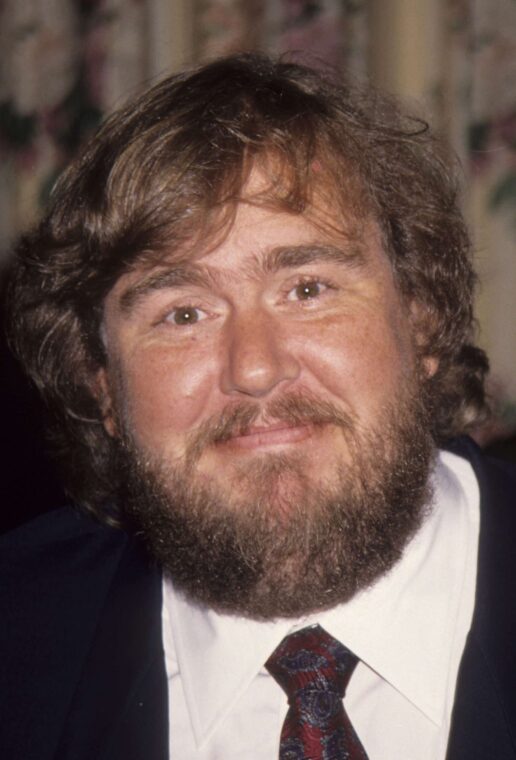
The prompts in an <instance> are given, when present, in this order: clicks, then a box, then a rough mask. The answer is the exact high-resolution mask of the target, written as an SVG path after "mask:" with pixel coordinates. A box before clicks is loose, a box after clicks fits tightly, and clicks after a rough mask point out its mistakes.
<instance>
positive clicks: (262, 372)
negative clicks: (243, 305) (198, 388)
mask: <svg viewBox="0 0 516 760" xmlns="http://www.w3.org/2000/svg"><path fill="white" fill-rule="evenodd" d="M299 369H300V368H299V363H298V361H297V359H296V358H295V356H294V355H293V353H292V351H291V350H290V349H289V341H288V337H287V335H285V331H284V329H282V328H281V326H280V325H278V323H277V320H276V319H274V317H272V316H270V315H267V314H263V313H262V312H259V311H258V310H252V311H249V312H248V313H246V314H245V315H242V314H241V315H238V316H235V317H234V318H233V319H232V320H231V323H230V325H229V326H228V328H227V348H226V361H225V366H224V368H223V372H222V383H221V385H222V391H223V392H224V393H226V394H244V395H246V396H252V397H255V398H260V397H263V396H266V395H267V394H269V393H270V392H271V391H273V390H274V388H276V386H277V385H279V384H280V383H283V382H288V381H292V380H295V379H296V378H297V377H298V375H299Z"/></svg>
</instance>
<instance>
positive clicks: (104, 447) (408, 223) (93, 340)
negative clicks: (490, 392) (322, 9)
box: [8, 54, 487, 519]
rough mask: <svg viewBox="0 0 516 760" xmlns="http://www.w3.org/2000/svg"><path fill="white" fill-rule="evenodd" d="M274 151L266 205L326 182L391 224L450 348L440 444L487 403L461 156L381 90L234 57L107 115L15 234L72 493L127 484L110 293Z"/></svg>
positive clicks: (39, 377) (28, 317) (98, 501)
mask: <svg viewBox="0 0 516 760" xmlns="http://www.w3.org/2000/svg"><path fill="white" fill-rule="evenodd" d="M271 158H272V159H273V160H272V161H271V160H270V159H271ZM260 162H262V163H265V164H267V165H268V166H269V167H271V166H272V167H274V168H273V169H271V172H272V174H273V175H274V176H271V179H270V186H268V188H266V190H264V191H263V193H261V194H260V198H259V199H258V202H261V203H263V204H268V205H270V206H273V207H276V208H281V209H282V210H286V211H288V212H290V213H295V214H300V213H302V212H303V210H304V209H306V208H307V207H308V205H309V204H310V199H311V197H313V189H314V184H315V183H318V184H319V185H320V184H321V182H322V183H323V185H324V187H325V188H326V190H327V196H326V197H327V198H331V199H332V203H333V206H334V208H335V207H336V208H338V209H339V210H342V214H343V219H345V218H346V215H347V216H349V214H355V216H362V217H363V218H372V219H374V220H375V221H376V222H377V224H378V225H379V228H380V230H381V232H382V235H383V242H384V246H385V250H386V252H387V254H388V256H389V257H390V260H391V262H392V267H393V272H394V275H395V278H396V281H397V283H398V287H399V288H400V291H401V293H402V294H403V295H404V296H405V297H406V298H407V299H408V300H409V301H415V302H417V304H418V306H419V312H420V319H421V326H422V327H421V329H422V333H423V334H424V341H423V345H421V346H419V350H420V351H421V353H422V354H423V355H427V356H428V355H430V356H433V357H436V358H437V359H438V370H437V373H436V374H435V376H434V377H433V378H432V379H431V380H430V381H428V384H427V393H426V396H427V403H428V404H429V405H430V407H431V419H432V425H433V435H434V438H435V440H436V442H441V441H442V440H443V439H446V438H448V437H449V436H452V435H455V434H458V433H460V432H463V431H465V430H466V429H468V427H471V426H472V425H474V424H475V423H476V422H477V421H478V420H479V419H480V418H481V417H482V415H483V414H484V411H485V395H484V376H485V373H486V370H487V360H486V357H485V355H484V353H483V352H482V351H481V350H480V349H479V348H477V347H475V345H474V343H473V338H472V334H473V312H472V299H473V288H474V282H475V277H474V274H473V270H472V266H471V261H470V242H469V238H468V235H467V232H466V229H465V225H464V222H463V219H462V216H461V213H460V210H459V206H458V201H457V185H456V179H455V175H456V172H455V168H454V166H453V160H452V158H451V157H450V155H449V153H448V152H447V151H446V149H445V148H444V147H443V146H442V145H441V143H440V142H439V141H438V140H437V139H436V138H435V137H433V136H432V135H431V134H430V131H429V130H428V128H427V125H426V124H425V123H424V122H423V121H421V120H420V119H417V118H414V117H411V116H405V115H403V113H401V111H400V110H399V108H398V107H397V105H396V104H395V103H394V102H392V101H391V100H390V99H388V98H386V97H383V96H380V95H379V94H378V93H376V92H375V91H372V90H370V89H361V88H357V87H354V86H349V85H346V84H338V83H336V82H335V81H334V80H333V79H331V78H330V77H328V76H326V75H323V74H321V73H317V72H315V71H314V70H312V69H310V68H307V67H304V66H300V65H298V64H295V63H292V62H289V61H287V60H279V61H272V60H271V59H269V58H267V57H265V56H262V55H258V54H256V55H255V54H246V55H239V56H233V57H229V58H224V59H220V60H217V61H215V62H212V63H210V64H208V65H206V66H203V67H200V68H198V69H195V70H192V71H190V72H187V73H182V74H179V75H176V76H171V77H169V78H167V79H165V80H164V81H162V82H161V83H159V84H157V85H156V86H155V87H153V88H152V89H150V90H149V91H148V92H146V93H144V94H143V95H142V96H141V97H139V98H138V99H136V100H135V101H134V102H132V103H130V104H129V105H127V106H125V107H124V108H123V109H121V110H120V111H119V112H117V113H115V114H114V115H113V116H112V117H111V118H110V119H109V120H107V122H106V123H105V124H104V126H103V127H102V128H101V129H100V131H99V133H98V134H97V135H96V136H95V137H94V139H93V140H92V141H91V143H90V144H89V145H88V146H86V148H85V150H84V151H83V153H82V155H81V156H79V157H78V159H77V160H76V161H75V162H74V163H73V164H72V165H71V166H70V167H69V169H68V170H67V171H66V172H65V173H64V174H63V176H62V177H61V178H60V180H59V182H58V184H57V186H56V187H55V189H54V192H53V197H52V201H51V206H50V209H49V211H48V213H47V215H46V217H45V218H44V219H43V221H42V222H41V223H40V225H39V226H38V228H37V229H35V230H34V231H33V232H31V233H29V234H27V235H26V236H25V237H23V238H22V239H21V241H20V243H19V245H18V246H17V261H16V264H15V267H14V272H13V275H12V278H11V283H10V288H9V294H8V333H9V337H10V342H11V345H12V347H13V350H14V352H15V353H16V354H17V356H18V357H19V358H20V360H21V362H22V364H23V365H24V367H25V369H26V371H27V372H28V374H29V375H30V377H31V378H32V379H33V381H34V382H35V383H36V385H37V386H38V388H39V389H40V391H41V393H42V395H43V397H44V399H45V401H46V403H47V406H48V408H49V410H50V414H51V419H52V423H53V424H52V431H53V432H52V437H53V443H54V447H55V452H56V455H57V456H58V459H59V460H60V462H61V469H62V472H63V478H64V483H65V486H66V488H67V490H68V491H69V493H70V494H71V495H72V496H73V498H74V499H75V500H76V501H77V502H78V503H80V504H82V505H83V506H85V507H86V508H88V509H90V510H92V511H94V512H95V513H96V514H97V515H98V516H100V517H103V516H104V519H107V518H106V516H105V514H104V507H103V506H102V505H103V504H105V503H106V501H108V500H110V499H112V498H113V497H114V495H115V494H116V492H117V490H118V483H117V472H116V466H115V464H114V462H115V457H114V453H113V448H114V446H113V441H112V439H111V438H110V437H109V435H108V434H107V433H106V432H105V429H104V425H103V419H102V411H101V409H100V408H99V403H98V402H97V399H96V396H95V392H94V389H93V380H94V378H95V376H96V373H97V372H98V370H99V368H100V367H101V366H103V365H104V364H105V362H106V356H105V352H104V347H103V344H102V340H101V335H100V332H101V330H100V328H101V320H102V308H103V302H104V299H105V297H106V295H107V294H108V292H109V291H110V290H111V288H112V287H113V285H114V284H115V283H116V281H117V280H118V279H119V277H120V276H121V275H122V274H123V273H125V272H127V271H128V270H130V269H131V268H133V267H135V266H136V265H138V266H142V265H145V263H146V262H147V264H149V265H152V263H153V262H154V263H155V262H156V257H158V258H159V257H160V256H163V255H164V254H165V253H166V252H170V251H174V250H175V249H176V248H178V247H179V246H183V248H184V246H185V245H189V244H191V243H192V241H194V240H197V239H199V238H200V237H203V236H204V237H205V238H206V236H207V237H208V238H209V237H210V236H211V239H213V237H214V235H216V234H217V230H218V231H219V233H220V231H221V230H222V231H224V229H225V228H227V224H228V214H227V213H225V211H227V210H228V209H230V214H229V216H230V215H231V209H233V212H234V209H235V208H236V204H237V203H238V201H239V199H240V198H241V194H242V189H243V187H244V185H245V182H246V179H247V178H248V176H249V172H250V169H251V168H252V166H253V165H256V164H257V163H258V164H259V163H260ZM321 178H323V179H321ZM221 218H224V219H225V221H224V223H223V224H222V225H221V222H220V220H221ZM224 225H225V227H224Z"/></svg>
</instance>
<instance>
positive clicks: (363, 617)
mask: <svg viewBox="0 0 516 760" xmlns="http://www.w3.org/2000/svg"><path fill="white" fill-rule="evenodd" d="M432 478H433V487H434V497H433V503H432V509H431V511H430V512H429V515H428V517H427V519H426V520H425V522H424V524H423V526H422V527H421V529H420V530H419V532H418V533H417V535H416V536H415V537H414V538H413V539H412V540H411V542H410V543H409V544H408V546H407V547H406V549H405V552H404V554H403V556H402V558H401V560H400V561H399V562H398V563H397V564H396V566H395V567H394V568H393V569H392V570H391V571H390V573H388V574H387V575H385V576H384V577H382V578H381V579H380V580H379V581H378V582H377V583H376V584H374V586H373V587H372V588H370V589H368V590H366V591H363V592H361V593H360V594H358V595H357V596H356V597H354V598H353V599H352V600H351V601H350V602H348V603H347V604H343V605H340V606H338V607H335V608H334V609H332V610H330V611H327V612H324V613H320V614H317V615H313V616H310V617H307V618H305V619H302V620H296V621H292V620H290V619H289V620H284V619H281V620H276V621H272V622H265V623H263V622H256V621H252V620H248V619H242V618H238V617H234V616H229V615H220V614H217V613H215V612H214V611H213V610H208V609H205V608H201V607H199V606H197V605H195V604H192V602H190V601H188V600H187V599H185V598H184V597H183V596H182V595H181V594H180V593H178V592H177V591H176V590H175V589H174V587H173V585H172V584H171V583H170V581H165V582H164V596H163V599H164V604H163V637H164V648H165V658H166V670H167V675H168V684H169V721H170V733H169V736H170V758H171V760H176V758H177V759H179V758H180V759H181V760H236V759H237V758H238V760H242V758H252V760H276V759H277V757H278V748H279V737H280V732H281V726H282V724H283V720H284V718H285V714H286V711H287V703H286V697H285V694H284V693H283V691H282V690H281V688H280V687H279V686H278V684H277V683H276V681H275V680H274V679H273V678H272V676H270V675H269V674H268V673H267V671H266V670H265V669H264V667H263V663H264V662H265V661H266V660H267V658H268V657H269V655H270V654H271V653H272V652H273V650H274V649H275V648H276V646H277V645H278V644H279V642H280V641H281V640H282V638H283V637H284V636H286V635H287V634H288V633H290V632H291V631H293V630H295V629H298V628H301V627H304V626H305V625H310V624H312V623H316V622H318V623H319V624H320V625H321V626H322V627H323V628H325V629H326V630H327V631H328V632H329V633H330V634H331V635H332V636H334V637H335V638H337V639H339V641H341V642H342V643H343V644H345V645H346V646H347V647H348V648H349V649H351V650H352V651H353V652H354V653H355V654H356V655H357V657H358V658H359V660H360V661H359V663H358V665H357V668H356V670H355V672H354V674H353V676H352V678H351V681H350V683H349V686H348V689H347V693H346V697H345V708H346V711H347V713H348V715H349V717H350V719H351V722H352V723H353V726H354V728H355V730H356V732H357V734H358V736H359V737H360V740H361V742H362V744H363V745H364V748H365V750H366V752H367V754H368V756H369V758H370V760H442V759H443V758H444V757H445V753H446V744H447V740H448V734H449V726H450V717H451V710H452V706H453V700H454V693H455V684H456V679H457V672H458V667H459V663H460V658H461V655H462V651H463V649H464V644H465V640H466V636H467V633H468V630H469V627H470V624H471V619H472V614H473V606H474V594H475V581H476V561H477V548H478V529H479V489H478V484H477V481H476V478H475V476H474V474H473V470H472V468H471V466H470V465H469V463H468V462H466V460H464V459H461V458H460V457H457V456H455V455H453V454H450V453H448V452H441V453H440V455H439V458H438V461H437V465H436V468H435V471H434V473H433V476H432Z"/></svg>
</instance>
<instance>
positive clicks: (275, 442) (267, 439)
mask: <svg viewBox="0 0 516 760" xmlns="http://www.w3.org/2000/svg"><path fill="white" fill-rule="evenodd" d="M312 433H313V425H312V424H301V425H288V424H286V423H285V422H280V423H277V424H274V425H263V426H262V425H253V426H251V427H250V428H249V429H248V430H246V431H245V432H244V433H239V434H237V435H234V436H232V437H231V438H230V439H229V440H228V441H227V444H229V445H231V446H236V447H238V448H242V449H255V448H263V447H267V446H281V445H286V444H292V443H298V442H300V441H304V440H306V439H307V438H309V437H310V436H311V435H312Z"/></svg>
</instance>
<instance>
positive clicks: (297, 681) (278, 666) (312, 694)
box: [265, 625, 357, 712]
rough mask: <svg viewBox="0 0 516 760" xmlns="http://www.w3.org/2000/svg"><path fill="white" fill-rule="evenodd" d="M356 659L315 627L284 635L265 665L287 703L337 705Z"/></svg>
mask: <svg viewBox="0 0 516 760" xmlns="http://www.w3.org/2000/svg"><path fill="white" fill-rule="evenodd" d="M356 664H357V658H356V657H355V655H354V654H352V652H350V651H349V649H346V647H345V646H344V645H343V644H341V643H340V641H337V640H336V639H334V638H333V637H332V636H330V634H329V633H327V632H326V631H325V630H324V628H321V626H319V625H315V626H310V627H309V628H303V629H302V630H300V631H296V632H295V633H291V634H290V635H289V636H286V637H285V638H284V639H283V641H282V642H281V643H280V645H279V646H278V647H277V648H276V649H275V650H274V652H273V653H272V655H271V656H270V657H269V659H268V660H267V662H266V663H265V667H266V668H267V670H268V671H269V673H270V674H271V675H272V676H273V677H274V678H275V679H276V681H277V682H278V683H279V685H280V686H281V688H282V689H283V690H284V691H285V693H286V694H287V697H288V700H289V703H290V704H292V705H293V704H294V703H295V702H298V703H299V702H301V703H304V704H305V705H306V703H307V701H308V702H310V703H312V704H313V703H314V702H317V703H318V704H319V703H320V707H321V708H323V707H324V708H325V711H329V712H332V710H331V705H332V704H334V703H335V706H337V705H340V701H341V699H342V697H343V696H344V693H345V691H346V686H347V685H348V681H349V679H350V678H351V675H352V673H353V670H354V668H355V666H356Z"/></svg>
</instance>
